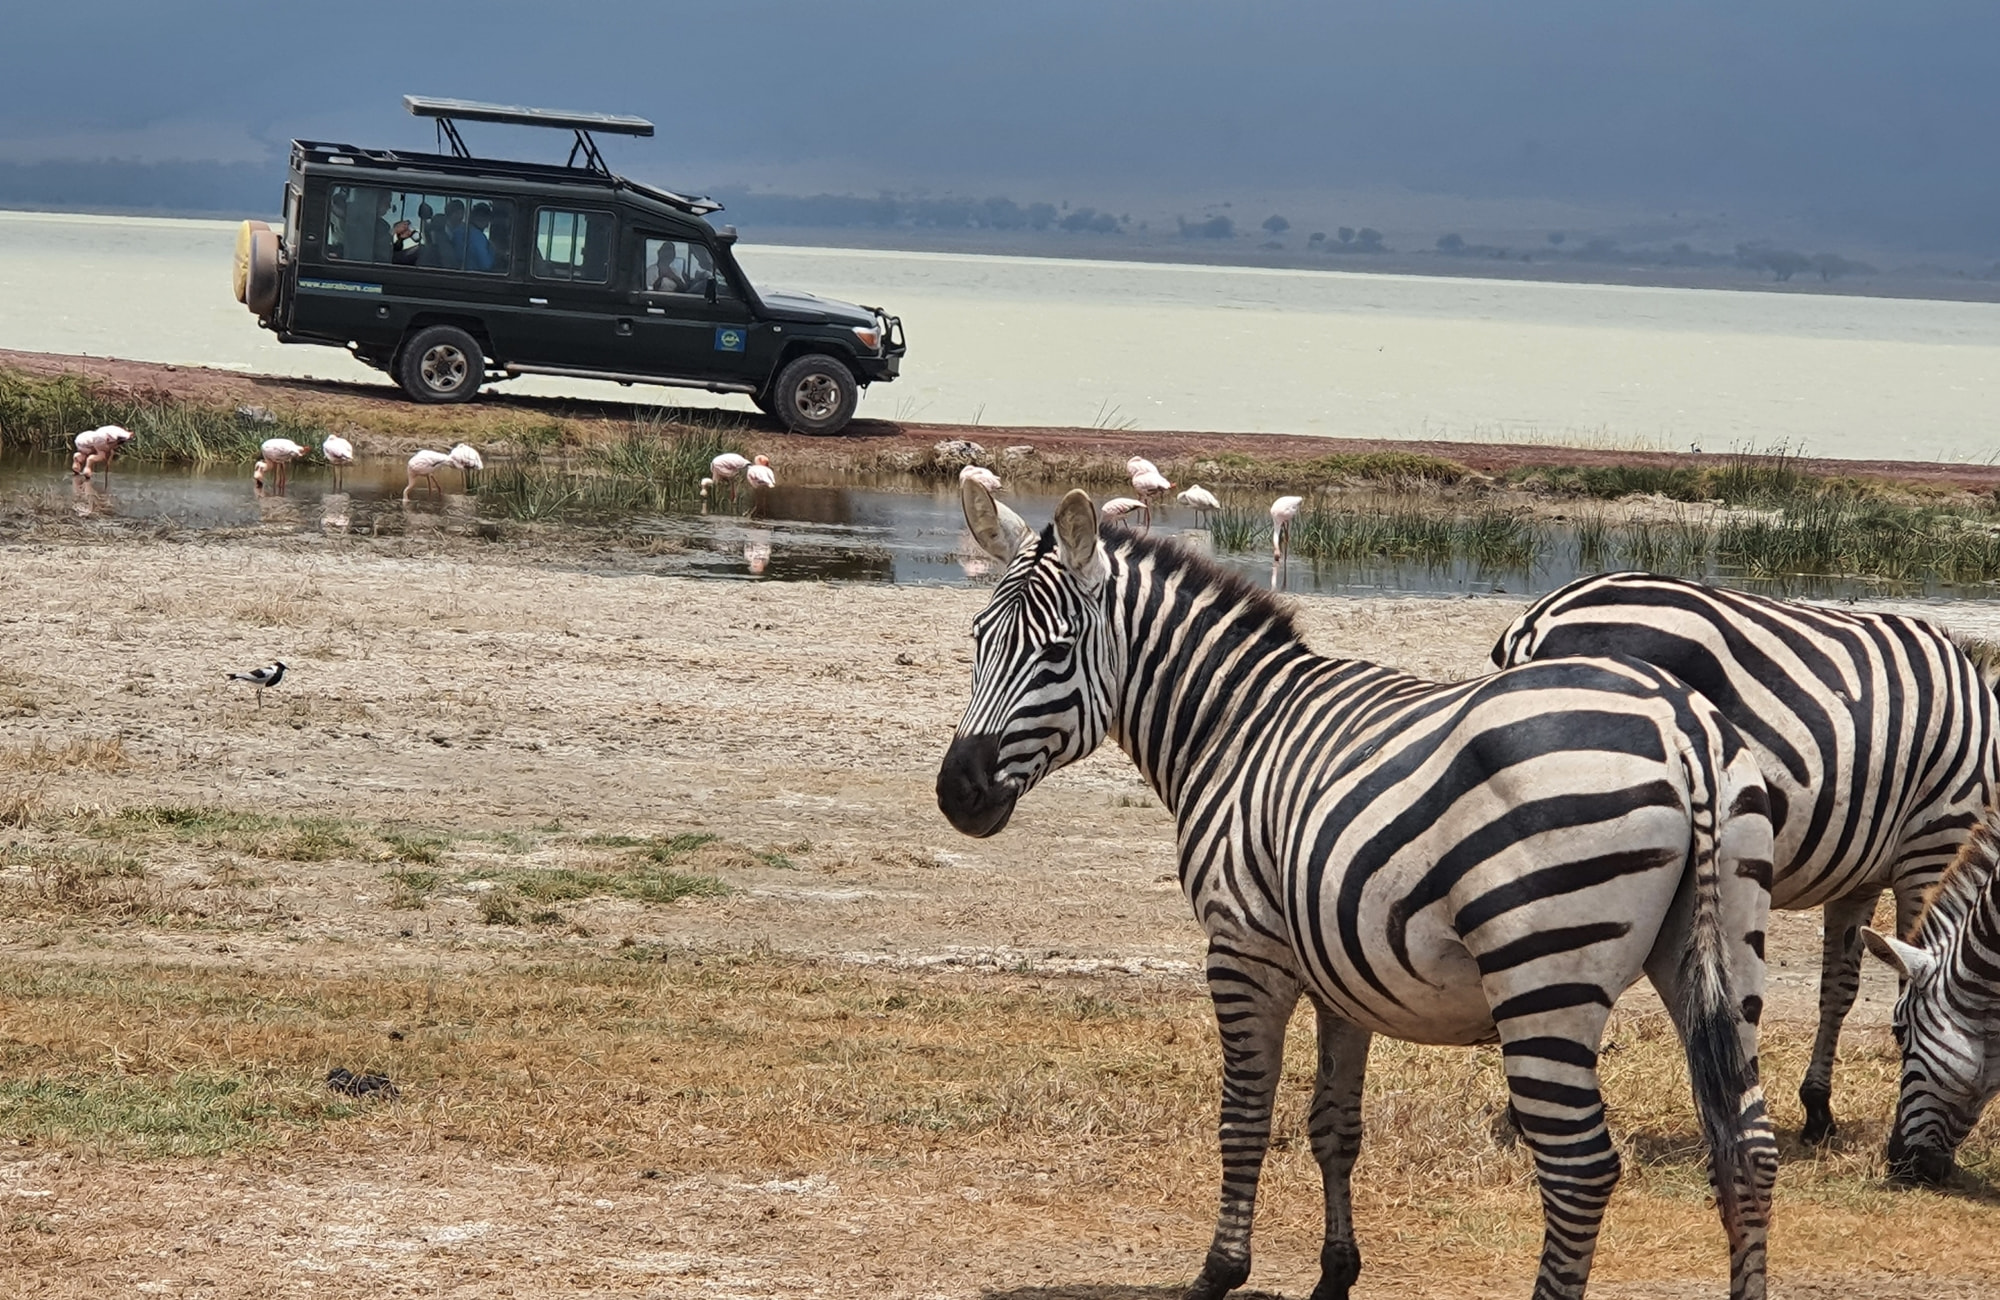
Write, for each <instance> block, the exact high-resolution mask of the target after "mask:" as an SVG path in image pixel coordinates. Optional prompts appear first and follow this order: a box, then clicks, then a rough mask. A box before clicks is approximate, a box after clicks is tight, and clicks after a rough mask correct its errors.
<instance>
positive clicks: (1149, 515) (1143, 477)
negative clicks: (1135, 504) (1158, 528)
mask: <svg viewBox="0 0 2000 1300" xmlns="http://www.w3.org/2000/svg"><path fill="white" fill-rule="evenodd" d="M1173 486H1174V485H1173V484H1172V483H1169V482H1168V481H1167V476H1166V475H1165V474H1162V473H1160V471H1158V470H1156V469H1154V468H1153V467H1152V466H1151V465H1150V464H1148V465H1147V466H1146V467H1145V468H1144V469H1141V470H1139V471H1138V472H1136V473H1134V474H1133V475H1132V489H1133V491H1135V492H1137V493H1138V494H1139V501H1140V503H1141V504H1142V505H1143V506H1144V507H1145V510H1146V527H1148V528H1151V527H1152V526H1153V498H1154V497H1156V496H1159V495H1160V494H1162V493H1164V492H1171V491H1172V490H1173Z"/></svg>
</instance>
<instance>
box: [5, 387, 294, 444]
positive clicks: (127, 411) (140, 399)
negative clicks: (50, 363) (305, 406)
mask: <svg viewBox="0 0 2000 1300" xmlns="http://www.w3.org/2000/svg"><path fill="white" fill-rule="evenodd" d="M105 424H118V425H123V426H124V427H125V428H127V429H130V430H131V431H132V432H133V433H134V434H135V435H137V436H136V437H134V438H133V440H132V441H131V443H130V444H128V445H127V446H126V448H125V449H124V450H123V451H121V452H120V453H119V456H120V458H121V459H130V460H136V461H148V462H153V463H158V464H173V465H205V464H213V463H248V462H250V461H253V460H256V459H257V456H258V448H259V447H260V446H261V445H262V443H263V442H264V440H265V439H266V438H290V439H292V440H293V441H295V442H300V443H305V444H308V445H312V446H317V445H318V444H319V443H320V442H321V441H322V440H324V438H325V436H326V432H327V431H326V429H325V428H324V427H322V426H321V425H320V424H318V423H317V422H315V421H313V420H310V419H307V418H305V417H303V416H300V415H297V414H295V413H289V412H274V413H273V418H271V419H268V420H251V419H248V418H246V417H244V416H242V415H239V414H237V411H236V408H235V407H234V406H231V405H227V404H223V403H211V402H190V401H184V400H181V399H179V398H175V397H172V396H169V395H167V394H165V393H157V392H140V393H133V392H130V391H127V390H124V389H121V388H118V387H116V386H114V385H111V384H106V383H103V382H101V381H99V380H95V379H92V378H90V377H89V376H87V375H74V374H69V375H48V376H43V375H30V374H24V373H21V372H19V371H11V370H0V448H4V449H10V450H17V451H44V452H48V451H57V450H60V449H62V448H65V447H67V446H69V445H70V443H71V440H72V439H73V438H75V437H76V435H77V434H79V433H82V432H83V431H84V430H86V429H94V428H97V427H98V426H100V425H105Z"/></svg>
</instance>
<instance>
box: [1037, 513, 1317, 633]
mask: <svg viewBox="0 0 2000 1300" xmlns="http://www.w3.org/2000/svg"><path fill="white" fill-rule="evenodd" d="M1098 536H1099V537H1100V538H1101V539H1102V540H1103V543H1104V546H1105V548H1106V549H1107V550H1109V551H1111V552H1112V553H1114V554H1118V555H1123V556H1125V557H1126V558H1127V561H1128V562H1136V561H1138V560H1140V559H1143V558H1146V557H1151V558H1152V561H1153V571H1154V572H1155V573H1156V574H1158V575H1159V576H1160V577H1162V578H1164V577H1167V576H1168V575H1170V574H1175V573H1178V574H1180V575H1181V585H1182V586H1183V587H1186V586H1188V585H1190V579H1193V580H1194V581H1195V582H1198V583H1199V585H1200V586H1201V587H1203V588H1204V589H1206V590H1211V591H1214V592H1215V593H1216V594H1217V596H1218V598H1219V599H1221V600H1225V601H1227V602H1228V603H1229V604H1230V605H1231V606H1233V607H1234V608H1237V609H1249V610H1253V611H1255V612H1256V614H1257V615H1258V616H1259V617H1260V618H1262V619H1264V620H1267V621H1268V622H1270V623H1271V624H1273V625H1274V626H1275V627H1276V628H1277V629H1278V630H1280V631H1282V632H1284V634H1285V635H1286V636H1289V637H1291V638H1292V639H1293V640H1294V641H1298V642H1300V643H1302V644H1303V642H1304V640H1305V638H1304V637H1302V636H1300V635H1299V629H1298V624H1296V623H1295V622H1293V621H1292V611H1291V609H1290V607H1289V606H1287V605H1286V604H1285V603H1284V602H1283V601H1280V600H1279V599H1278V598H1277V597H1276V596H1273V595H1272V594H1271V593H1270V592H1268V591H1266V590H1264V589H1263V588H1262V587H1260V586H1258V585H1257V584H1256V583H1254V582H1252V581H1251V580H1250V579H1248V578H1246V577H1244V576H1243V575H1242V574H1240V573H1238V572H1236V571H1235V570H1234V569H1225V568H1223V567H1222V566H1221V565H1219V564H1217V563H1216V562H1215V561H1213V560H1211V559H1209V558H1208V557H1207V556H1205V555H1198V554H1196V553H1195V552H1194V551H1191V550H1189V549H1188V548H1187V547H1185V546H1183V545H1181V544H1180V543H1179V542H1177V541H1173V540H1171V539H1169V538H1164V537H1150V536H1148V535H1146V534H1144V533H1135V532H1132V531H1130V530H1128V529H1124V528H1104V529H1100V530H1099V533H1098ZM1042 540H1043V545H1044V546H1047V547H1051V548H1052V547H1054V545H1055V525H1054V524H1050V525H1049V527H1048V528H1047V529H1046V530H1044V532H1043V539H1042Z"/></svg>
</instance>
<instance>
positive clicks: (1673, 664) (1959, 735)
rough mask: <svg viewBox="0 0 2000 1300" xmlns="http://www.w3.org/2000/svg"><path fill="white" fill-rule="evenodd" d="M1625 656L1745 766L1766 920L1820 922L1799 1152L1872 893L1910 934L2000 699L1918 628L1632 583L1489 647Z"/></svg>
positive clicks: (1966, 662) (1956, 831)
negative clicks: (1759, 774)
mask: <svg viewBox="0 0 2000 1300" xmlns="http://www.w3.org/2000/svg"><path fill="white" fill-rule="evenodd" d="M1601 654H1623V655H1630V656H1632V657H1633V658H1634V659H1642V660H1644V661H1645V662H1647V663H1649V664H1655V665H1657V666H1659V667H1661V668H1664V669H1666V670H1667V671H1668V672H1670V673H1672V674H1673V675H1674V676H1676V677H1678V678H1680V679H1681V680H1682V681H1684V682H1686V683H1687V684H1688V685H1690V686H1692V687H1694V689H1696V690H1697V691H1700V692H1701V693H1702V694H1703V695H1705V696H1707V697H1708V698H1709V699H1710V700H1711V701H1713V702H1714V704H1715V706H1716V708H1718V709H1720V710H1721V711H1722V713H1723V715H1724V716H1725V717H1727V718H1728V719H1729V720H1730V721H1731V722H1733V723H1735V724H1736V726H1737V728H1738V729H1739V730H1740V731H1741V732H1742V734H1743V737H1744V739H1745V741H1747V742H1748V744H1749V746H1750V748H1751V750H1752V751H1753V752H1755V754H1756V755H1757V762H1758V766H1760V767H1761V768H1762V769H1763V771H1764V783H1765V785H1766V787H1767V788H1768V789H1769V792H1770V798H1771V826H1772V832H1773V834H1774V836H1775V837H1776V841H1777V856H1776V858H1775V859H1774V861H1775V862H1776V864H1777V865H1776V871H1775V873H1774V875H1773V877H1772V882H1771V906H1773V907H1779V908H1807V907H1823V908H1825V921H1826V937H1825V940H1824V943H1823V947H1822V952H1821V958H1820V986H1819V1032H1818V1034H1817V1035H1816V1036H1815V1038H1814V1040H1813V1054H1812V1063H1811V1064H1810V1065H1809V1066H1807V1068H1806V1076H1805V1079H1804V1081H1803V1082H1801V1083H1800V1084H1799V1101H1800V1102H1801V1103H1802V1104H1803V1105H1804V1106H1805V1112H1806V1120H1805V1127H1804V1129H1803V1130H1802V1132H1801V1134H1800V1136H1801V1137H1803V1138H1804V1139H1805V1140H1806V1141H1807V1142H1823V1141H1825V1140H1826V1139H1827V1138H1828V1137H1830V1136H1831V1135H1832V1134H1833V1131H1834V1123H1833V1108H1832V1091H1833V1056H1834V1049H1835V1048H1836V1047H1837V1046H1838V1045H1839V1041H1840V1025H1841V1022H1842V1021H1843V1020H1845V1019H1846V1018H1847V1013H1848V1011H1849V1009H1851V1008H1852V1007H1853V1005H1854V996H1855V993H1856V992H1857V991H1858V989H1859V988H1860V983H1861V927H1862V925H1863V924H1864V923H1865V922H1866V921H1867V920H1868V919H1869V917H1870V916H1872V915H1873V914H1874V912H1875V902H1876V900H1877V899H1878V898H1880V897H1881V894H1882V890H1883V889H1884V888H1888V889H1892V890H1894V891H1895V894H1896V917H1897V921H1896V924H1897V930H1898V932H1899V933H1901V934H1908V933H1910V929H1911V927H1912V926H1913V925H1914V924H1915V923H1916V918H1917V914H1918V912H1919V911H1920V910H1921V909H1922V907H1923V903H1924V895H1925V892H1926V891H1927V890H1928V889H1929V888H1930V886H1931V885H1933V884H1935V883H1937V880H1938V877H1939V875H1940V874H1942V872H1943V871H1944V868H1945V867H1946V866H1947V865H1948V864H1949V863H1950V862H1951V860H1952V857H1953V855H1954V854H1956V853H1957V852H1958V848H1959V846H1960V845H1961V844H1963V843H1964V842H1965V837H1966V835H1967V833H1968V832H1969V831H1970V830H1971V828H1972V825H1973V823H1974V822H1975V821H1976V820H1977V819H1978V816H1979V812H1980V809H1981V808H1982V807H1984V805H1985V803H1986V800H1987V798H1988V797H1989V795H1990V794H1991V793H1992V791H1993V789H1994V783H1995V777H1996V771H1995V745H1996V742H2000V703H1996V701H1995V699H1994V695H1993V692H1992V691H1991V690H1990V689H1988V687H1987V686H1986V684H1985V683H1984V682H1983V681H1982V679H1981V677H1980V673H1979V670H1978V668H1977V667H1976V666H1975V665H1974V664H1973V663H1972V661H1971V660H1970V659H1968V658H1967V657H1966V655H1965V652H1964V651H1962V650H1960V649H1959V648H1958V647H1957V646H1956V645H1955V644H1953V642H1952V640H1951V638H1950V637H1948V636H1946V635H1945V633H1944V632H1943V631H1942V630H1941V629H1939V628H1938V627H1936V626H1935V625H1933V624H1930V623H1926V622H1924V621H1923V620H1921V619H1914V618H1902V617H1899V616H1897V615H1894V614H1869V613H1856V612H1853V611H1846V610H1831V609H1821V608H1818V607H1816V606H1811V605H1801V604H1796V603H1793V602H1789V601H1780V600H1767V599H1765V598H1763V597H1760V596H1750V595H1745V594H1744V593H1742V592H1739V591H1726V590H1723V589H1721V588H1717V587H1705V586H1702V585H1701V584H1700V583H1694V582H1683V581H1680V580H1679V579H1675V578H1659V577H1654V576H1652V575H1650V574H1644V573H1611V574H1604V575H1601V576H1598V577H1594V578H1584V579H1582V580H1580V581H1578V582H1572V583H1571V584H1569V585H1568V586H1567V587H1564V588H1562V589H1561V590H1559V591H1556V592H1553V593H1551V594H1550V595H1548V596H1545V597H1543V598H1542V599H1541V600H1540V601H1538V602H1537V603H1536V604H1535V605H1534V607H1533V608H1531V609H1530V610H1528V612H1527V613H1525V614H1523V615H1521V617H1520V618H1518V619H1515V620H1514V623H1513V625H1512V626H1510V627H1509V628H1508V629H1507V630H1506V632H1504V633H1502V634H1501V637H1500V640H1499V642H1498V643H1497V644H1495V645H1494V647H1493V662H1494V663H1495V664H1498V665H1499V666H1501V667H1503V668H1505V667H1509V666H1511V665H1515V664H1522V663H1527V662H1528V661H1530V660H1534V659H1545V658H1551V657H1554V656H1569V655H1601Z"/></svg>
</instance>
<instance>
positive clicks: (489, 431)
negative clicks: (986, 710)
mask: <svg viewBox="0 0 2000 1300" xmlns="http://www.w3.org/2000/svg"><path fill="white" fill-rule="evenodd" d="M0 369H12V370H17V371H20V372H23V373H27V374H32V375H42V376H48V375H60V374H79V375H87V376H90V377H92V378H95V379H98V380H101V381H104V382H106V383H109V384H113V385H116V386H118V387H120V388H123V389H125V390H127V391H130V392H133V393H140V394H149V395H160V396H171V397H175V398H179V399H182V400H187V401H201V402H223V403H238V404H253V405H265V406H272V407H279V406H282V407H284V408H286V409H288V410H297V411H299V412H301V413H302V414H305V415H307V416H309V417H310V418H313V419H315V420H318V421H321V422H323V423H325V424H326V425H327V426H328V427H329V428H335V429H341V430H344V431H347V432H349V433H350V434H351V435H353V437H354V440H355V441H356V443H357V445H358V446H359V447H360V448H361V450H362V451H363V452H364V453H369V454H381V455H391V454H402V455H407V454H409V453H410V452H411V451H414V450H416V449H417V448H418V447H419V446H421V445H425V444H427V443H432V442H436V441H438V440H439V439H440V438H446V437H465V438H470V439H474V440H481V441H483V442H484V443H485V444H488V445H492V444H499V445H501V446H502V447H503V448H504V446H505V444H506V443H507V442H508V441H509V440H510V439H517V438H519V437H520V436H521V434H522V432H523V426H524V424H531V423H532V422H534V421H537V420H548V419H553V418H561V419H563V420H565V421H573V422H580V423H581V424H583V425H584V426H586V427H587V426H589V425H591V424H601V425H603V426H606V428H605V430H604V431H603V433H602V434H601V435H600V436H611V426H617V427H619V428H622V427H623V426H624V425H625V423H626V422H627V421H629V420H630V418H631V415H632V410H633V408H632V407H630V406H627V405H625V404H623V403H605V402H594V401H573V400H565V399H560V398H542V397H521V396H508V395H506V394H505V393H504V392H503V391H498V390H496V391H489V392H487V393H485V394H483V395H482V396H481V397H480V398H479V400H478V401H476V402H473V403H470V404H468V405H466V406H463V407H428V408H427V407H418V406H415V405H413V404H412V403H410V402H408V401H406V400H405V399H403V397H402V396H401V394H400V393H398V392H397V391H396V390H395V389H394V388H393V387H391V386H390V385H389V383H388V381H387V380H386V379H385V380H383V381H382V382H380V383H377V384H367V383H347V382H342V381H334V380H312V379H286V378H275V377H264V376H254V375H245V374H240V373H237V372H235V371H227V370H216V369H210V368H206V367H200V366H168V365H159V364H155V363H151V362H140V361H120V360H115V359H107V358H99V357H73V356H60V355H52V354H47V353H34V352H15V351H8V350H5V349H0ZM659 391H660V392H661V393H663V394H666V395H667V398H668V400H671V391H672V390H659ZM647 409H648V410H653V411H656V412H663V413H664V414H666V415H668V416H675V415H678V416H683V417H686V418H689V419H695V420H707V419H713V418H714V412H712V411H706V410H694V409H676V408H672V407H668V408H652V407H649V408H647ZM741 418H742V419H743V420H745V421H746V422H747V423H749V424H750V425H751V426H752V427H754V428H756V429H757V430H758V442H759V446H762V447H766V448H768V449H769V450H770V452H771V454H772V455H773V456H774V458H775V457H782V458H783V459H784V460H786V461H789V462H790V463H792V464H795V465H805V464H816V465H825V466H830V467H837V466H839V465H842V464H862V465H868V466H871V467H872V466H875V465H878V464H880V463H882V462H883V458H884V457H885V455H887V456H893V455H894V454H895V453H897V452H912V453H918V452H922V451H925V450H927V449H929V448H930V447H931V446H932V445H933V444H934V443H936V442H938V441H940V440H941V439H946V438H968V439H972V440H975V441H977V442H979V443H981V444H982V445H984V446H986V447H988V448H995V449H997V448H1002V447H1006V446H1010V445H1015V444H1027V445H1030V446H1033V447H1035V448H1036V449H1037V450H1038V451H1040V452H1042V453H1044V454H1045V455H1050V456H1058V457H1103V458H1107V459H1112V460H1122V459H1123V458H1124V457H1126V456H1130V455H1133V454H1144V455H1146V456H1149V457H1151V458H1153V459H1156V460H1160V461H1162V462H1164V461H1168V460H1175V461H1181V460H1198V459H1202V458H1204V457H1212V456H1218V455H1227V454H1231V453H1236V454H1242V455H1249V456H1257V457H1265V458H1269V459H1272V460H1285V461H1310V460H1314V459H1317V458H1319V457H1324V456H1331V455H1357V454H1365V453H1371V452H1403V453H1412V454H1418V455H1427V456H1437V457H1442V458H1444V459H1447V460H1451V461H1454V462H1456V463H1458V464H1460V465H1463V466H1465V467H1466V468H1468V469H1472V470H1475V471H1478V472H1480V473H1483V474H1493V475H1500V474H1505V473H1507V472H1509V471H1512V470H1518V469H1526V468H1533V467H1537V466H1546V467H1582V468H1590V467H1597V466H1614V465H1643V466H1655V467H1665V466H1676V465H1690V466H1694V465H1703V464H1715V463H1719V462H1721V461H1722V460H1723V459H1724V456H1722V455H1720V454H1716V453H1707V454H1692V453H1682V452H1664V451H1647V450H1625V449H1607V448H1593V447H1565V446H1531V445H1520V444H1508V443H1467V442H1442V441H1434V440H1401V439H1377V438H1317V437H1305V436H1296V435H1285V434H1226V433H1223V434H1218V433H1175V432H1139V431H1133V430H1111V429H1083V428H1040V427H1036V428H1025V427H1024V428H1014V427H1003V426H994V425H978V426H967V425H939V424H920V423H901V422H897V421H892V420H857V421H855V422H854V424H852V425H851V426H849V428H848V430H847V431H846V432H845V433H844V434H842V435H841V436H840V437H838V438H832V439H819V438H796V437H792V436H789V435H786V434H784V433H782V432H780V431H779V429H778V427H777V425H776V424H775V422H771V421H766V420H763V419H762V418H761V417H759V416H757V415H756V414H755V413H753V412H748V411H745V412H742V413H741ZM1794 464H1795V466H1796V468H1798V469H1800V470H1802V471H1804V472H1806V473H1809V474H1815V475H1826V476H1835V477H1839V476H1847V477H1854V478H1861V479H1880V480H1885V481H1893V482H1897V483H1903V484H1913V485H1926V486H1931V487H1937V488H1960V489H1967V490H1972V491H1978V492H1987V491H1991V490H1993V489H1994V488H1996V487H2000V465H1990V464H1989V465H1966V464H1946V463H1941V462H1934V461H1890V460H1829V459H1801V460H1798V461H1796V462H1794Z"/></svg>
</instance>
